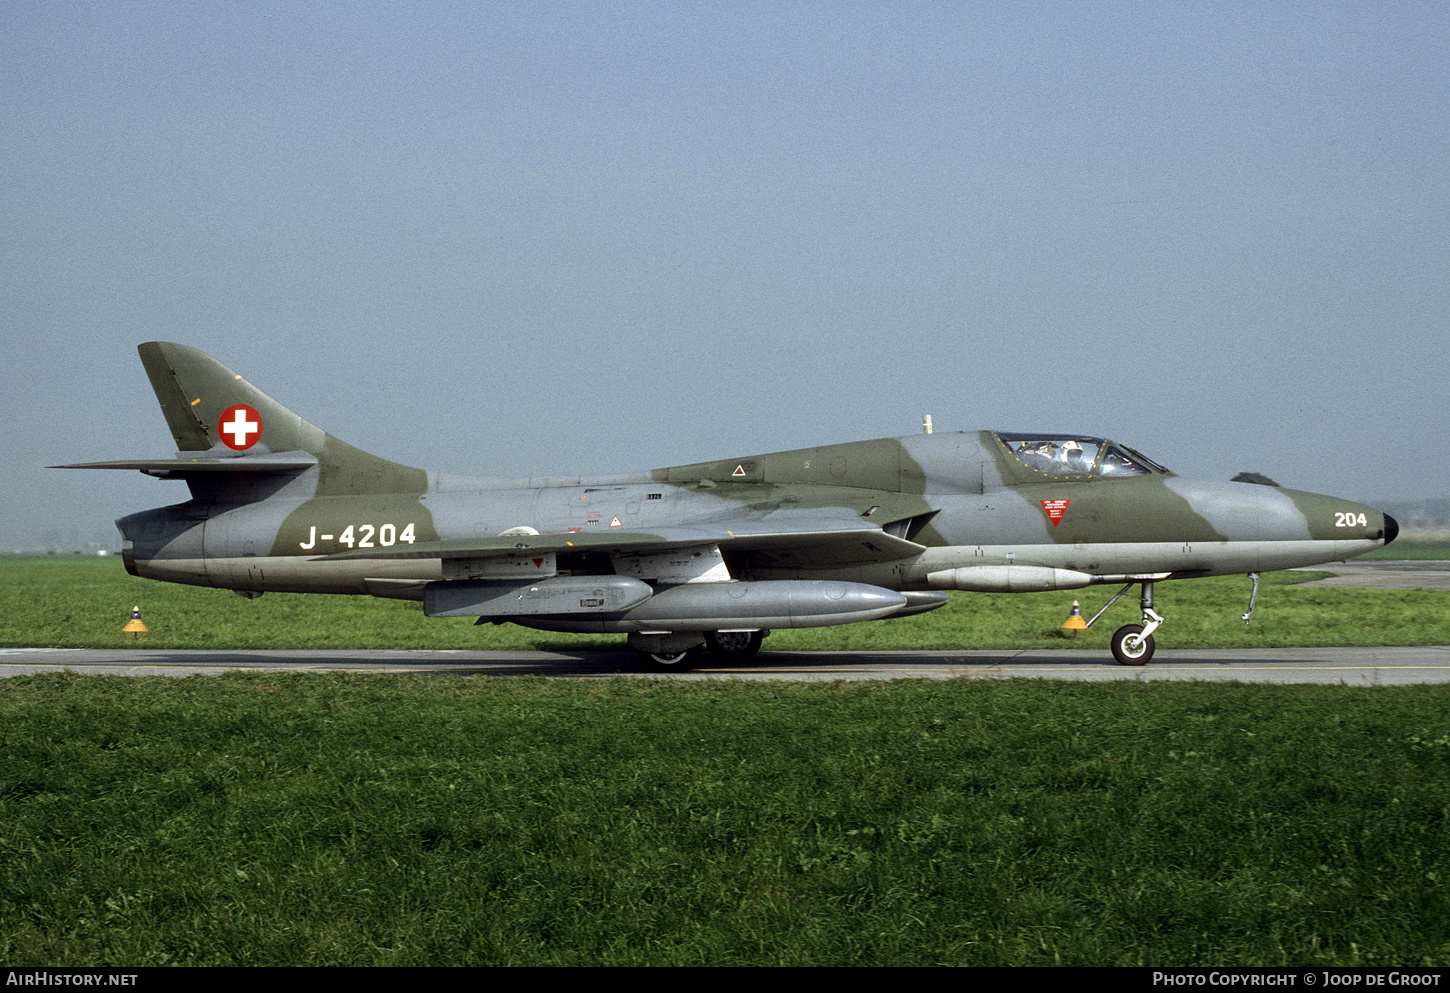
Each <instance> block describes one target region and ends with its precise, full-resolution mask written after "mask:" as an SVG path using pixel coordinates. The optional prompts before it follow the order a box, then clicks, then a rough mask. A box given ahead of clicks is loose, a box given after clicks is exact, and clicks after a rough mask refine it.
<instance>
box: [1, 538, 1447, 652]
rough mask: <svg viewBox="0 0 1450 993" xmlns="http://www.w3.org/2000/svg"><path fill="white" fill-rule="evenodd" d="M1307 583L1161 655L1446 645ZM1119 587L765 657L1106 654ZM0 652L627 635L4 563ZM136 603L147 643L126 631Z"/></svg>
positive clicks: (1418, 625) (1185, 630)
mask: <svg viewBox="0 0 1450 993" xmlns="http://www.w3.org/2000/svg"><path fill="white" fill-rule="evenodd" d="M1309 578H1313V576H1312V574H1308V573H1293V572H1286V573H1270V574H1268V575H1267V576H1265V577H1264V586H1263V588H1262V589H1261V591H1260V593H1259V599H1258V605H1257V608H1256V610H1255V613H1254V621H1253V624H1252V625H1251V626H1250V627H1248V628H1247V629H1246V628H1245V627H1244V624H1243V622H1242V621H1240V620H1239V616H1240V615H1241V614H1242V613H1243V611H1244V610H1245V608H1246V607H1247V606H1248V599H1249V582H1248V580H1247V579H1245V578H1244V577H1242V576H1229V577H1223V578H1217V579H1201V580H1192V581H1183V582H1169V583H1160V584H1158V589H1157V595H1156V601H1157V606H1158V611H1159V613H1161V614H1163V615H1164V616H1165V617H1166V618H1167V621H1166V622H1165V624H1164V625H1163V627H1162V628H1160V629H1159V631H1158V633H1157V635H1156V636H1155V637H1156V639H1157V642H1158V646H1159V647H1160V648H1204V647H1218V648H1252V647H1282V646H1289V645H1302V646H1309V647H1314V646H1321V645H1424V644H1435V645H1443V644H1450V593H1447V592H1425V591H1418V590H1352V589H1325V588H1315V587H1304V586H1302V585H1300V584H1302V583H1303V582H1304V581H1305V580H1306V579H1309ZM1114 592H1116V589H1115V588H1109V587H1096V588H1092V589H1087V590H1077V591H1072V592H1067V593H1034V594H1028V595H1023V594H1015V595H1014V594H988V593H958V594H954V595H953V602H952V603H951V604H950V605H949V606H947V607H944V608H942V609H940V610H937V611H933V612H932V613H929V614H924V615H920V616H918V617H908V618H903V619H900V620H891V621H877V622H872V623H868V624H850V625H844V626H840V627H829V628H814V629H804V630H798V631H777V632H775V633H774V634H772V635H771V637H770V638H769V639H768V640H767V641H766V648H767V650H769V649H778V650H821V651H831V650H840V651H860V650H873V649H881V650H887V649H954V648H1069V647H1101V648H1102V649H1103V650H1104V651H1106V650H1107V639H1108V636H1109V635H1110V634H1111V633H1112V631H1113V630H1114V629H1115V628H1116V627H1118V626H1119V625H1121V624H1124V623H1128V622H1131V621H1136V620H1137V619H1138V616H1137V615H1138V607H1137V596H1136V591H1132V592H1130V593H1129V594H1128V595H1127V596H1125V597H1124V598H1123V599H1122V600H1120V601H1119V602H1118V603H1117V604H1116V605H1115V606H1114V607H1113V609H1112V610H1110V611H1109V612H1108V614H1106V615H1105V616H1104V618H1103V619H1102V620H1101V621H1099V622H1098V623H1097V624H1096V625H1094V626H1093V628H1092V629H1091V630H1090V631H1088V632H1085V633H1083V634H1082V635H1081V636H1079V637H1078V638H1077V639H1069V638H1066V637H1064V636H1063V634H1062V632H1061V631H1060V627H1061V625H1062V622H1063V620H1065V619H1066V617H1067V613H1068V610H1069V609H1070V608H1071V606H1072V603H1073V601H1074V600H1079V601H1081V603H1082V607H1083V611H1084V613H1085V614H1086V615H1087V616H1091V615H1092V614H1093V613H1094V612H1095V611H1096V610H1097V608H1098V607H1099V606H1101V605H1102V604H1103V603H1106V602H1107V600H1108V598H1109V597H1110V596H1111V595H1112V593H1114ZM0 602H3V603H4V604H5V609H4V611H3V612H0V646H12V647H73V648H85V647H111V646H117V645H124V644H138V645H139V644H146V645H149V646H152V647H167V648H253V649H262V648H278V649H286V648H450V649H469V648H475V649H489V648H501V649H502V648H509V649H517V648H536V647H537V648H550V649H561V650H568V649H576V648H581V647H620V646H622V645H623V642H624V638H623V636H622V635H563V634H554V633H548V632H540V631H532V630H529V629H527V628H521V627H518V626H517V625H512V624H509V625H502V626H495V625H482V626H475V625H474V624H473V623H472V621H471V619H469V618H427V617H424V616H423V612H422V607H421V605H420V604H417V603H411V602H404V601H396V600H379V599H374V598H372V597H364V596H318V595H309V594H300V593H296V594H289V593H269V594H267V595H266V596H263V597H261V598H259V599H257V600H245V599H243V598H241V597H238V596H235V595H234V594H231V593H228V592H226V591H223V590H215V589H208V588H202V587H192V586H178V585H175V584H171V583H158V582H155V581H152V580H146V579H136V578H135V577H133V576H129V575H127V574H126V572H125V570H124V569H123V567H122V565H121V562H120V561H119V560H118V559H116V558H97V557H90V556H38V557H37V556H11V557H5V558H0ZM133 606H140V608H141V614H142V619H143V620H144V622H145V623H146V626H147V628H148V629H149V633H148V634H146V635H144V636H143V639H142V640H139V641H138V640H136V639H133V638H132V636H131V635H125V634H123V633H122V632H121V629H122V628H123V627H124V626H125V624H126V621H127V620H128V619H129V618H130V612H131V608H132V607H133Z"/></svg>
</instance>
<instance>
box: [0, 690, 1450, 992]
mask: <svg viewBox="0 0 1450 993" xmlns="http://www.w3.org/2000/svg"><path fill="white" fill-rule="evenodd" d="M1447 708H1450V688H1446V687H1416V688H1397V687H1385V688H1349V687H1317V686H1260V685H1235V684H1215V685H1192V684H1180V683H1168V682H1161V683H1147V684H1134V683H1126V684H1111V685H1107V684H1101V685H1100V684H1086V683H1082V684H1066V683H1052V682H1039V681H1026V680H1024V681H991V680H965V679H964V680H953V681H947V682H939V681H932V682H917V681H899V682H887V683H849V684H846V683H838V684H819V685H788V684H787V685H781V684H773V683H772V684H757V683H731V682H723V683H686V682H678V681H653V680H647V679H638V678H636V679H625V678H616V679H609V680H590V681H572V680H546V679H507V680H502V679H486V678H471V679H462V678H455V677H422V676H353V675H320V674H280V675H279V674H256V673H248V674H230V675H225V676H218V677H191V678H186V679H170V678H144V679H128V678H115V677H82V676H76V675H74V674H49V675H42V676H35V677H19V678H12V679H8V680H4V681H0V756H3V761H0V860H3V865H4V866H5V871H4V873H3V874H0V958H3V959H4V961H6V962H7V963H9V964H10V965H11V966H12V967H15V966H24V965H39V964H46V965H56V964H65V965H74V966H79V965H155V964H180V965H245V966H251V965H294V964H310V965H323V964H345V965H464V964H490V965H574V964H587V965H756V964H771V965H928V964H950V965H1048V964H1066V965H1231V964H1237V965H1275V966H1277V965H1307V964H1323V965H1442V966H1443V965H1445V964H1446V963H1447V962H1450V935H1447V930H1446V924H1445V922H1446V921H1447V920H1450V890H1447V887H1446V883H1447V880H1450V845H1447V828H1450V726H1447V719H1446V713H1447Z"/></svg>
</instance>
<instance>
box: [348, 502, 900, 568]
mask: <svg viewBox="0 0 1450 993" xmlns="http://www.w3.org/2000/svg"><path fill="white" fill-rule="evenodd" d="M707 545H718V546H719V547H720V548H721V549H731V550H734V551H759V552H767V553H771V554H772V555H782V556H787V557H789V558H791V559H792V560H798V561H804V562H808V563H811V564H816V563H819V564H827V563H831V564H835V563H844V562H890V561H894V560H895V559H900V558H906V557H908V556H912V555H916V554H918V553H920V552H922V551H923V550H924V549H923V546H921V545H918V544H916V542H914V541H907V540H905V539H904V538H897V537H894V536H892V535H889V534H887V533H886V532H885V531H882V530H881V529H880V528H879V527H876V526H875V525H874V524H867V523H866V522H864V521H861V520H860V519H859V518H856V517H854V516H852V517H849V518H843V517H831V516H822V515H819V514H817V515H816V516H811V512H799V511H785V512H778V513H776V514H767V515H765V516H764V517H761V518H758V519H754V520H730V521H721V522H697V523H691V524H681V525H671V526H668V527H663V528H652V529H650V530H639V531H624V530H618V529H612V530H602V531H579V532H570V533H566V534H539V535H533V534H524V535H503V536H500V537H496V538H462V539H453V540H449V541H432V542H421V543H418V544H414V545H409V546H407V547H397V546H395V547H392V548H377V549H367V550H361V549H358V550H353V551H347V552H337V553H335V554H333V555H327V556H323V558H326V559H328V560H338V559H437V558H442V559H478V558H491V557H494V556H506V555H523V554H525V553H529V552H533V553H538V554H544V553H549V552H553V553H556V554H567V553H570V552H596V553H603V554H609V553H612V552H619V553H629V552H664V551H669V550H671V549H676V548H692V547H700V546H707Z"/></svg>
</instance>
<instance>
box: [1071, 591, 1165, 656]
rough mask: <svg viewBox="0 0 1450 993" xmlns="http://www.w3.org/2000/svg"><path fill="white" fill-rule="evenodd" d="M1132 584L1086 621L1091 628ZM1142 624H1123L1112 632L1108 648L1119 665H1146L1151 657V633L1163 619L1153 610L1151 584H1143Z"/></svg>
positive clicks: (1153, 645)
mask: <svg viewBox="0 0 1450 993" xmlns="http://www.w3.org/2000/svg"><path fill="white" fill-rule="evenodd" d="M1132 586H1133V584H1132V583H1129V584H1128V585H1127V586H1124V587H1123V588H1122V589H1121V590H1119V591H1118V596H1115V597H1113V598H1112V599H1111V600H1109V601H1108V602H1107V604H1106V605H1105V606H1104V607H1103V609H1102V610H1100V611H1098V612H1097V613H1096V614H1094V615H1093V619H1092V621H1088V626H1089V627H1091V626H1092V624H1093V621H1096V620H1097V619H1098V618H1099V617H1101V616H1103V614H1104V612H1106V611H1107V609H1108V607H1111V606H1112V605H1113V604H1115V603H1117V602H1118V597H1120V596H1122V595H1123V594H1124V593H1126V592H1128V590H1130V589H1132ZM1141 602H1142V607H1143V623H1142V624H1124V625H1123V626H1122V627H1120V628H1118V630H1116V631H1114V632H1113V638H1112V641H1111V642H1110V643H1109V647H1110V648H1111V649H1112V651H1113V658H1115V659H1117V660H1118V664H1119V665H1147V664H1148V660H1149V659H1151V658H1152V657H1153V651H1154V649H1156V648H1157V645H1156V644H1155V643H1154V641H1153V632H1154V631H1157V630H1158V626H1159V625H1160V624H1162V623H1163V618H1162V616H1161V615H1159V613H1158V612H1157V611H1156V610H1154V609H1153V584H1152V583H1151V582H1144V583H1143V596H1142V600H1141Z"/></svg>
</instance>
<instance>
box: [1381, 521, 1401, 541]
mask: <svg viewBox="0 0 1450 993" xmlns="http://www.w3.org/2000/svg"><path fill="white" fill-rule="evenodd" d="M1399 536H1400V522H1399V521H1397V520H1395V519H1394V518H1393V517H1391V516H1390V515H1389V514H1386V515H1385V544H1386V545H1388V544H1389V543H1390V542H1392V541H1394V540H1395V539H1396V538H1398V537H1399Z"/></svg>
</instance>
